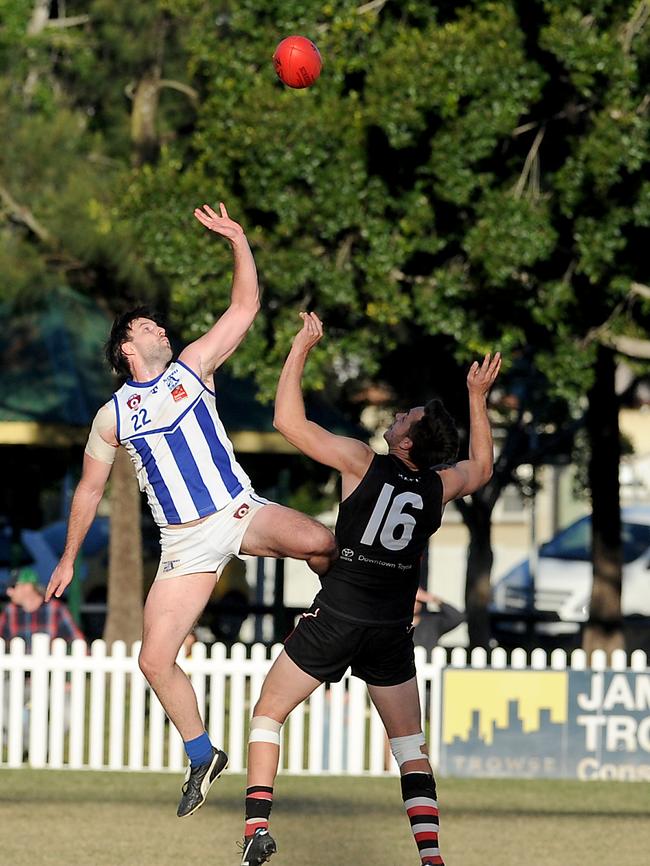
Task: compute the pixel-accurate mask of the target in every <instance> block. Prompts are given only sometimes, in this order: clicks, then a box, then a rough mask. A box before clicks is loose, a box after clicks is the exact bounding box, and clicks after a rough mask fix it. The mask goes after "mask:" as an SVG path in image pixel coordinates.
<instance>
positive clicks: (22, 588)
mask: <svg viewBox="0 0 650 866" xmlns="http://www.w3.org/2000/svg"><path fill="white" fill-rule="evenodd" d="M7 595H8V596H9V602H8V603H7V605H6V606H5V608H4V610H3V611H2V613H1V614H0V638H2V639H3V640H4V641H5V642H6V643H9V641H10V640H11V639H12V638H14V637H21V638H22V639H23V640H24V641H25V651H26V652H27V653H30V652H31V649H32V637H33V636H34V635H35V634H46V635H48V637H49V638H50V640H54V639H55V638H57V637H61V638H63V639H64V640H65V641H67V642H68V643H72V641H73V640H77V639H79V640H85V637H84V634H83V632H82V631H81V629H80V628H79V626H78V625H77V624H76V623H75V621H74V619H73V618H72V614H71V613H70V611H69V610H68V608H67V606H66V605H65V603H64V602H62V601H59V600H58V599H52V601H50V602H49V604H45V587H43V586H41V585H40V583H39V581H38V575H37V574H36V572H35V571H34V569H33V568H29V567H25V568H22V569H20V571H19V572H18V576H17V577H16V579H15V581H14V582H13V584H10V585H9V586H8V587H7ZM7 677H8V675H7ZM23 701H24V706H23V754H24V755H25V754H26V749H25V746H26V744H27V743H28V742H29V719H30V701H31V688H30V681H29V675H27V676H26V677H25V686H24V692H23ZM69 716H70V693H69V684H68V683H66V692H65V705H64V726H65V729H66V730H67V729H68V725H69ZM8 720H9V688H7V683H5V688H4V697H3V726H2V740H3V743H5V744H6V742H7V737H8Z"/></svg>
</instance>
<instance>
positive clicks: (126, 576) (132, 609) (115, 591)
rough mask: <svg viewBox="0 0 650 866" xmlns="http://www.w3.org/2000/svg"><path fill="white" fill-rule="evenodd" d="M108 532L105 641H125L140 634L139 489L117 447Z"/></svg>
mask: <svg viewBox="0 0 650 866" xmlns="http://www.w3.org/2000/svg"><path fill="white" fill-rule="evenodd" d="M110 500H111V533H110V542H109V556H108V598H107V605H108V616H107V619H106V628H105V630H104V640H105V641H106V643H108V644H109V645H110V644H112V643H113V641H116V640H123V641H126V643H127V644H131V643H133V641H136V640H139V639H140V637H141V636H142V596H143V591H144V587H143V584H144V580H143V572H142V533H141V529H140V491H139V490H138V485H137V482H136V479H135V473H134V471H133V464H132V463H131V460H130V458H129V455H128V454H127V453H126V451H125V450H124V448H119V449H118V452H117V457H116V459H115V464H114V465H113V471H112V474H111V494H110Z"/></svg>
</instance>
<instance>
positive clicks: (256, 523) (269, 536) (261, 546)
mask: <svg viewBox="0 0 650 866" xmlns="http://www.w3.org/2000/svg"><path fill="white" fill-rule="evenodd" d="M241 552H242V553H247V554H250V555H252V556H272V557H275V558H280V557H284V556H289V557H291V558H292V559H303V560H306V562H307V565H309V567H310V568H311V569H312V571H315V572H316V574H325V572H326V571H327V570H328V569H329V567H330V565H331V564H332V562H333V561H334V559H335V558H336V556H337V549H336V541H335V540H334V536H333V535H332V533H331V532H330V531H329V529H327V528H326V527H325V526H323V524H322V523H319V522H318V521H317V520H313V519H312V518H311V517H307V515H306V514H301V513H300V512H299V511H294V509H293V508H285V506H284V505H276V504H275V503H271V504H269V505H265V506H264V508H260V509H259V510H258V511H257V512H256V513H255V514H254V515H253V517H252V518H251V522H250V525H249V526H248V528H247V529H246V532H245V534H244V538H243V540H242V546H241Z"/></svg>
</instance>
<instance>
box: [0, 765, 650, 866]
mask: <svg viewBox="0 0 650 866" xmlns="http://www.w3.org/2000/svg"><path fill="white" fill-rule="evenodd" d="M181 781H182V779H181V778H180V776H175V775H168V774H148V773H93V772H71V771H70V772H67V771H38V770H29V769H25V770H0V828H1V835H0V863H1V864H2V866H167V864H170V866H171V864H174V866H176V864H179V866H181V864H196V866H226V864H230V866H237V864H238V863H239V856H238V851H237V848H236V845H235V842H236V840H238V839H239V838H240V836H241V833H242V804H243V790H244V777H243V776H240V775H226V776H225V777H224V778H223V779H221V780H220V781H219V782H218V783H217V784H216V785H215V787H214V788H213V789H212V791H211V793H210V798H209V800H208V802H207V803H206V805H205V806H204V807H203V809H201V810H200V811H199V812H198V813H197V814H196V815H194V816H193V817H191V818H186V819H184V820H179V819H178V818H176V814H175V812H176V805H177V799H178V798H177V794H178V789H179V786H180V783H181ZM439 796H440V805H441V810H442V814H441V821H442V831H441V848H442V852H443V855H444V857H445V860H446V863H447V866H537V864H539V866H556V864H557V866H582V864H584V866H596V864H598V866H600V864H609V863H611V864H614V866H647V864H648V863H650V793H649V791H648V786H647V785H645V784H624V783H616V782H612V783H605V782H589V783H579V782H552V781H512V780H499V781H487V780H482V781H468V780H458V779H442V780H441V782H440V784H439ZM272 829H273V835H274V836H275V838H276V839H277V842H278V847H279V852H278V854H277V856H276V857H274V858H273V860H272V861H271V862H272V863H273V864H274V866H311V864H336V866H353V864H354V866H356V864H360V866H418V863H419V860H418V857H417V853H416V849H415V844H414V842H413V839H412V837H411V835H410V830H409V827H408V823H407V821H406V817H405V815H404V812H403V807H402V803H401V800H400V795H399V782H398V780H397V779H370V778H344V777H334V778H329V777H320V778H318V777H307V776H305V777H295V776H294V777H290V776H282V777H280V779H279V780H278V782H277V784H276V804H275V806H274V809H273V815H272Z"/></svg>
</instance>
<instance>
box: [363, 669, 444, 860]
mask: <svg viewBox="0 0 650 866" xmlns="http://www.w3.org/2000/svg"><path fill="white" fill-rule="evenodd" d="M368 692H369V694H370V698H371V700H372V702H373V704H374V705H375V707H376V708H377V712H378V713H379V715H380V716H381V720H382V722H383V723H384V727H385V728H386V733H387V734H388V737H389V739H390V745H391V750H392V752H393V754H394V755H395V759H396V760H397V763H398V764H399V769H400V774H401V784H402V799H403V800H404V806H405V808H406V812H407V815H408V816H409V819H410V821H411V829H412V831H413V835H414V837H415V844H416V845H417V846H418V852H419V854H420V860H421V863H422V864H423V866H424V864H427V866H444V861H443V859H442V857H441V856H440V848H439V844H438V826H439V822H438V802H437V795H436V783H435V779H434V777H433V771H432V769H431V764H430V763H429V757H428V753H427V747H426V744H425V742H424V735H423V734H422V715H421V711H420V696H419V694H418V684H417V680H416V679H415V677H413V678H412V679H410V680H408V681H407V682H405V683H400V685H397V686H371V685H369V686H368Z"/></svg>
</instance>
